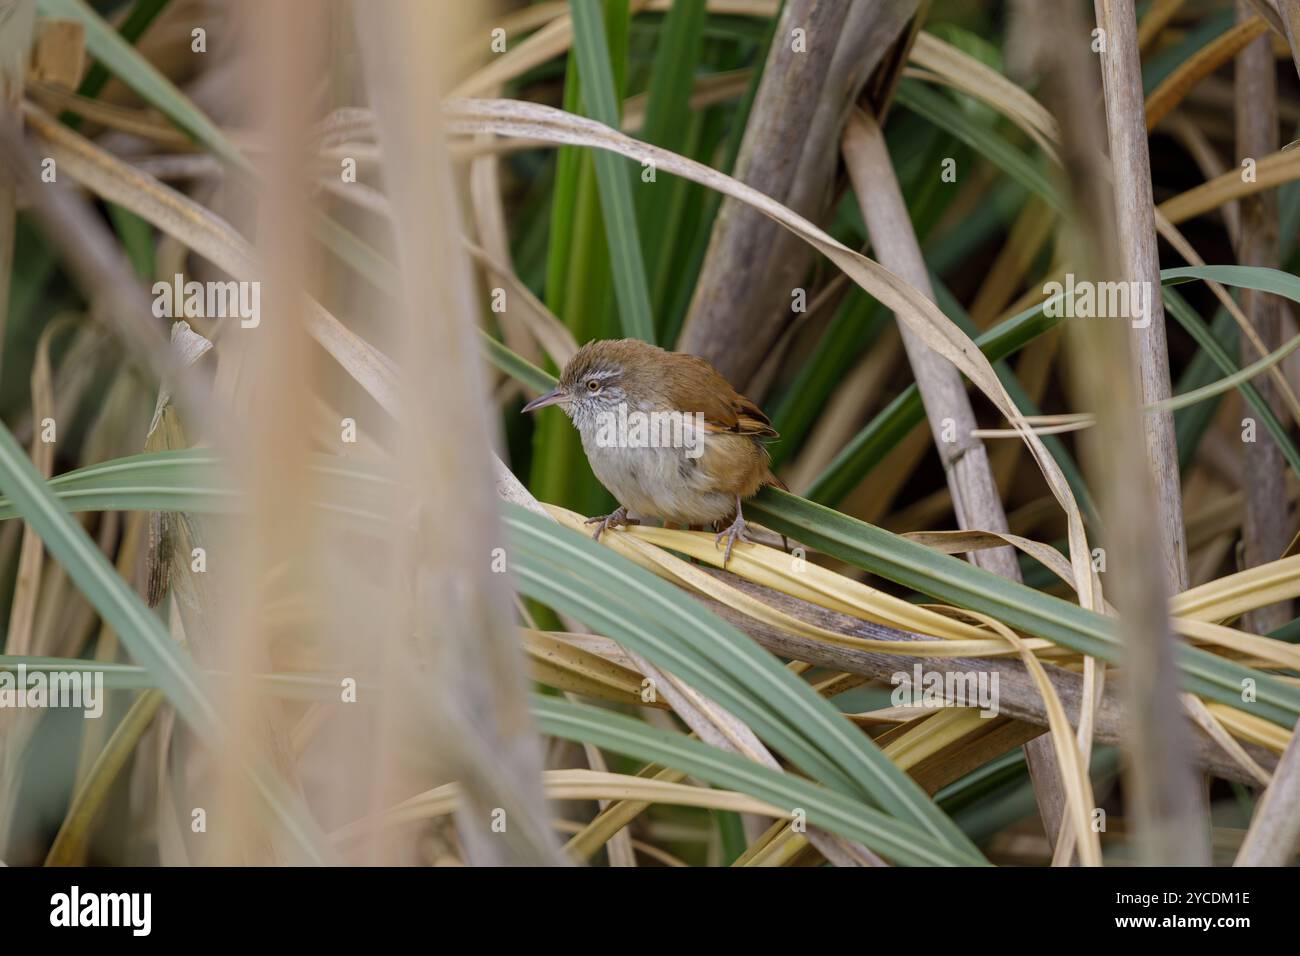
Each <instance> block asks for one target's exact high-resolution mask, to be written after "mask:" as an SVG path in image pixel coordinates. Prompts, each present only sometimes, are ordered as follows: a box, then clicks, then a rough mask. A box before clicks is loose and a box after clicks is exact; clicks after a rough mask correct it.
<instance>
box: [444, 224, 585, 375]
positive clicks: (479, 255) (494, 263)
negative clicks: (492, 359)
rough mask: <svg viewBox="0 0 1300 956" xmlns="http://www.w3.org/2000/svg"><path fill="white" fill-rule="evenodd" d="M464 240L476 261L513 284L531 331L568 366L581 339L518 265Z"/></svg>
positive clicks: (548, 351) (553, 358)
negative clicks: (529, 283)
mask: <svg viewBox="0 0 1300 956" xmlns="http://www.w3.org/2000/svg"><path fill="white" fill-rule="evenodd" d="M464 242H465V248H466V249H468V250H469V254H470V255H471V256H473V257H474V260H475V261H476V262H478V263H479V264H480V265H482V266H484V267H485V268H486V269H489V270H490V271H491V272H492V273H493V274H494V275H498V276H500V277H501V278H502V279H503V280H504V281H505V283H506V285H508V286H510V289H511V291H512V292H514V293H515V295H517V296H519V298H520V300H521V301H522V302H523V304H524V307H523V309H521V310H520V311H519V312H517V313H515V314H516V315H518V316H519V317H520V320H521V321H522V322H523V323H524V324H525V325H526V326H527V328H528V331H529V332H531V333H532V335H533V338H535V339H536V340H537V344H538V345H540V346H541V347H542V348H543V350H545V352H546V354H547V355H548V356H550V359H551V361H552V362H554V363H555V364H556V365H557V366H558V367H560V368H564V366H565V363H567V362H568V361H569V359H571V358H572V357H573V353H574V352H576V351H578V343H577V342H576V341H574V338H573V333H572V332H570V331H569V327H568V326H566V325H565V324H564V323H563V322H561V321H560V320H559V319H558V318H557V317H556V316H555V314H554V313H553V312H551V310H550V309H548V308H547V307H546V305H545V304H544V303H543V302H542V301H541V300H540V299H538V298H537V296H535V295H533V292H532V290H531V289H529V288H528V286H526V285H525V284H524V283H523V280H521V279H520V278H519V276H518V275H517V274H516V272H515V270H514V269H512V268H511V267H510V266H508V265H507V264H506V263H504V262H501V261H499V260H498V259H495V258H493V257H492V256H490V255H488V253H487V252H486V251H484V250H483V248H482V247H481V246H479V245H478V244H477V243H475V242H471V241H470V240H469V239H465V241H464Z"/></svg>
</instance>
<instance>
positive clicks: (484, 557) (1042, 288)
mask: <svg viewBox="0 0 1300 956" xmlns="http://www.w3.org/2000/svg"><path fill="white" fill-rule="evenodd" d="M0 53H2V54H3V55H2V56H0V74H2V75H3V83H4V94H5V95H4V100H3V107H2V110H0V156H3V160H4V163H3V170H2V171H0V302H2V303H5V305H6V308H5V311H4V326H3V338H2V339H0V341H2V342H3V351H2V353H0V420H2V422H3V427H2V428H0V492H2V493H3V496H4V498H3V500H0V519H5V520H3V521H0V615H3V618H2V619H3V620H5V621H7V627H6V630H5V637H4V645H3V654H2V655H0V677H2V676H3V675H4V674H12V675H17V674H18V673H20V671H21V672H23V673H27V674H30V673H40V674H51V675H58V674H67V673H69V672H74V671H75V672H84V671H93V672H98V673H102V674H103V675H104V683H105V687H106V691H105V693H106V698H105V700H104V708H103V714H102V716H100V717H98V718H86V717H83V715H82V712H81V710H80V709H71V708H47V709H36V708H20V707H17V706H13V705H12V704H11V705H10V706H6V707H3V708H0V861H3V862H4V863H6V864H8V865H40V864H43V863H44V864H65V865H66V864H72V865H77V864H128V863H129V864H162V865H186V864H222V863H255V864H296V863H362V864H392V863H400V864H420V865H430V864H438V865H456V864H516V863H543V864H563V863H576V864H590V865H609V866H682V865H696V866H698V865H713V866H816V865H822V864H825V863H830V864H834V865H838V866H858V865H866V866H876V865H970V866H974V865H987V864H1001V865H1007V864H1014V865H1070V864H1071V863H1075V864H1081V865H1089V866H1094V865H1101V864H1109V865H1132V864H1136V863H1181V864H1193V865H1209V864H1214V865H1229V864H1233V863H1235V864H1238V865H1282V864H1291V863H1293V862H1294V858H1295V853H1296V850H1297V847H1296V842H1297V836H1300V747H1297V745H1296V743H1295V735H1294V733H1293V731H1294V728H1295V726H1296V722H1297V718H1300V647H1297V641H1298V640H1300V618H1296V617H1295V616H1294V615H1295V614H1296V613H1297V609H1296V607H1295V605H1294V599H1295V598H1297V597H1300V555H1294V554H1293V551H1294V550H1295V545H1296V542H1295V540H1294V535H1295V532H1296V530H1297V527H1296V522H1295V519H1294V516H1293V510H1292V506H1293V503H1294V499H1295V496H1296V493H1297V489H1298V488H1300V482H1298V481H1297V479H1298V478H1300V450H1298V449H1297V443H1296V439H1297V428H1296V426H1297V425H1300V399H1298V398H1297V392H1300V357H1297V356H1296V355H1294V354H1293V353H1294V350H1295V348H1296V346H1297V344H1300V327H1298V326H1297V321H1296V317H1297V315H1298V314H1300V312H1298V311H1297V305H1296V304H1297V303H1300V278H1297V277H1296V275H1295V274H1294V273H1295V272H1296V271H1297V267H1298V266H1300V249H1297V241H1296V240H1297V234H1298V231H1300V230H1298V227H1297V224H1298V220H1300V187H1298V186H1297V182H1296V181H1297V180H1300V148H1298V147H1296V146H1295V143H1294V141H1295V140H1296V139H1297V138H1300V132H1297V127H1300V95H1298V94H1300V76H1298V73H1297V71H1298V70H1300V2H1298V0H1250V2H1244V0H1243V2H1237V3H1232V2H1228V0H1147V2H1141V3H1136V4H1135V3H1134V2H1133V0H1097V2H1096V4H1095V6H1094V5H1092V4H1088V3H1086V2H1075V0H1059V2H1056V0H1054V2H1051V3H1047V2H1039V0H1006V2H998V0H981V2H945V0H933V2H930V0H855V2H852V3H849V2H840V0H783V2H778V0H672V2H667V0H571V2H570V3H563V2H538V3H526V2H506V0H502V2H498V3H481V4H480V3H474V4H468V3H454V2H449V0H448V2H443V0H430V2H417V0H410V2H403V0H378V2H367V3H361V2H353V3H349V2H345V0H311V2H292V3H290V2H268V3H255V2H252V0H247V2H236V0H231V2H219V0H208V2H199V0H130V2H117V3H88V2H86V0H5V2H3V3H0ZM1288 146H1290V147H1291V148H1287V147H1288ZM177 276H179V277H180V280H179V281H181V282H182V283H184V282H199V283H226V282H230V281H234V282H237V283H248V285H245V286H243V287H242V289H243V290H244V291H245V293H246V294H251V292H252V290H254V289H255V290H256V295H257V297H258V298H257V304H258V307H257V310H256V314H254V312H253V311H250V310H248V309H245V311H243V312H239V311H237V310H236V309H235V305H234V303H235V302H242V304H243V305H245V306H251V304H252V303H251V300H249V299H245V300H239V299H237V298H236V299H232V300H229V301H227V302H226V303H225V305H226V308H225V310H224V312H223V314H220V315H215V314H213V310H212V308H211V303H210V302H208V303H205V307H204V308H202V309H195V310H193V311H190V312H186V311H185V310H184V309H178V308H172V309H167V308H164V307H162V306H160V302H162V301H163V298H164V297H165V296H166V295H167V294H166V293H164V292H161V291H160V287H159V285H157V284H158V283H161V284H162V286H163V287H167V286H173V284H174V280H176V277H177ZM1108 282H1123V283H1125V285H1124V287H1123V288H1124V289H1125V290H1126V291H1128V290H1132V292H1133V294H1134V296H1136V298H1135V299H1134V302H1142V301H1144V299H1143V296H1145V297H1146V298H1145V302H1146V308H1145V309H1144V310H1142V311H1141V312H1140V313H1134V311H1133V310H1131V309H1129V310H1126V311H1125V312H1124V314H1122V315H1115V314H1112V315H1110V316H1109V317H1089V312H1088V306H1087V305H1086V304H1085V303H1084V300H1082V299H1080V298H1079V297H1078V296H1076V295H1075V290H1076V289H1082V288H1088V289H1090V290H1092V289H1099V290H1101V296H1103V297H1104V295H1105V294H1106V290H1107V289H1110V290H1111V292H1114V291H1115V290H1118V289H1119V288H1120V287H1119V286H1111V287H1108V286H1102V285H1098V284H1099V283H1108ZM223 288H224V286H223ZM229 288H231V289H235V288H237V287H236V286H230V287H229ZM1098 301H1101V299H1100V298H1099V299H1098ZM1112 301H1113V300H1112ZM1131 304H1132V303H1130V305H1131ZM173 305H175V303H173ZM620 337H636V338H640V339H644V340H646V341H650V342H654V343H657V344H660V345H663V346H665V347H668V348H676V349H680V350H684V351H690V352H694V353H696V354H699V355H702V356H704V357H706V358H708V359H709V360H710V361H712V362H713V363H714V364H715V365H716V366H717V367H718V368H719V369H720V370H721V371H722V372H723V373H724V374H725V375H726V376H727V377H728V378H729V379H730V380H731V382H732V383H733V384H734V385H735V386H736V387H737V388H738V389H739V390H740V391H742V392H744V393H745V394H747V395H748V396H750V397H751V398H753V399H755V400H756V401H758V402H759V403H760V404H761V405H762V406H763V407H764V408H765V409H766V410H767V412H768V413H769V414H770V415H771V418H772V420H773V424H774V425H775V427H776V429H777V430H778V431H779V432H780V433H781V439H780V441H779V442H778V443H775V444H773V445H772V446H771V451H772V454H773V459H774V464H775V468H776V471H777V473H778V474H779V475H780V476H781V478H782V479H783V480H784V481H785V483H786V484H788V486H789V489H790V490H789V492H783V491H778V490H775V489H768V490H765V491H764V492H763V493H762V494H760V496H759V497H758V498H757V499H755V500H753V501H752V502H749V503H747V504H746V507H745V513H746V516H747V517H748V518H750V519H751V520H752V521H754V522H755V523H757V524H758V525H761V526H762V529H764V530H762V531H760V532H759V533H758V535H757V536H758V538H759V539H760V540H759V542H758V543H755V544H752V545H748V546H740V547H738V548H737V551H736V553H735V555H734V556H733V559H732V561H731V563H730V564H729V565H728V567H727V569H726V570H725V571H724V570H722V569H721V565H722V553H721V551H720V550H719V549H717V548H716V547H715V544H714V540H713V535H712V533H710V532H707V531H705V532H699V531H688V530H678V529H667V528H660V527H655V526H654V525H653V524H643V525H640V526H636V527H632V528H628V529H625V530H618V531H611V532H608V533H607V534H605V535H604V536H603V537H602V538H601V540H600V542H599V543H596V542H593V541H592V540H591V538H590V535H589V529H585V528H584V526H583V524H582V522H583V519H584V518H585V517H587V516H590V515H596V514H604V513H606V512H608V511H610V510H612V509H613V507H614V506H615V502H614V501H613V499H612V498H611V497H610V495H609V494H608V492H606V491H605V490H604V489H603V488H602V487H601V486H600V484H599V483H598V482H597V481H596V480H595V478H594V477H593V475H592V473H591V470H590V468H589V466H588V464H587V462H586V459H585V457H584V456H583V454H582V449H581V446H580V444H579V440H578V436H577V433H576V432H575V431H574V430H573V428H572V427H571V425H570V424H569V422H567V421H566V420H565V419H564V417H563V415H561V414H560V413H559V412H558V411H556V410H554V409H552V410H548V411H544V412H542V413H541V414H539V415H538V416H535V417H534V416H524V415H522V414H521V413H520V409H521V408H522V406H523V404H524V403H525V402H527V401H528V400H529V399H530V398H533V397H535V396H536V395H538V394H540V393H542V392H544V391H546V390H548V389H549V388H551V387H552V386H553V384H554V381H555V376H556V374H557V372H558V370H559V369H561V368H562V367H563V365H564V363H565V362H566V360H567V359H568V358H569V357H570V356H571V355H572V354H573V353H574V351H575V350H576V348H577V347H578V346H579V345H581V344H582V343H584V342H586V341H588V340H591V339H596V338H620ZM782 535H784V536H785V537H786V538H787V539H788V541H789V549H788V550H787V549H786V548H785V547H784V546H783V543H782V540H781V536H782ZM916 669H919V670H920V671H924V672H931V673H934V674H938V675H940V676H941V677H942V676H945V675H947V676H951V675H964V674H971V675H982V676H983V677H985V678H991V677H992V675H996V677H997V681H998V683H997V685H996V686H997V694H998V696H997V701H996V703H997V713H996V715H994V716H987V715H985V716H982V715H981V713H980V708H979V707H972V706H964V705H965V704H969V700H963V699H959V698H957V697H956V695H955V694H954V693H953V688H952V686H951V685H950V686H948V687H947V688H946V690H945V691H943V692H941V694H940V697H941V698H942V699H943V702H945V703H947V704H948V705H949V706H944V707H930V708H911V707H902V706H898V705H897V699H896V695H895V693H894V692H895V691H896V689H897V685H898V680H897V678H896V676H895V675H897V674H899V673H902V674H906V675H912V674H913V673H915V672H916ZM3 687H4V685H3V684H0V691H2V690H3ZM0 700H3V697H0Z"/></svg>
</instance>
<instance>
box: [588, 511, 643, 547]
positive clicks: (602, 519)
mask: <svg viewBox="0 0 1300 956" xmlns="http://www.w3.org/2000/svg"><path fill="white" fill-rule="evenodd" d="M640 523H641V522H640V521H638V520H637V519H636V518H629V517H628V516H627V509H626V508H624V507H623V506H622V505H619V506H618V507H617V508H615V509H614V510H613V511H612V512H610V513H609V514H607V515H601V516H599V517H595V518H588V519H587V520H586V521H584V522H583V524H594V525H596V533H595V534H593V535H592V536H591V540H593V541H599V540H600V536H601V535H602V534H604V533H605V530H606V529H607V528H617V527H618V526H619V525H627V524H640Z"/></svg>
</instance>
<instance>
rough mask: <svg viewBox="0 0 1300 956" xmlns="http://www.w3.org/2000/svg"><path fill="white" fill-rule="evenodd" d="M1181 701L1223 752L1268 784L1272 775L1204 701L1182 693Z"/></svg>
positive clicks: (1264, 783)
mask: <svg viewBox="0 0 1300 956" xmlns="http://www.w3.org/2000/svg"><path fill="white" fill-rule="evenodd" d="M1182 701H1183V706H1184V707H1185V708H1186V709H1187V712H1188V713H1189V714H1190V715H1191V717H1192V720H1194V721H1196V723H1197V726H1199V727H1200V728H1201V729H1202V730H1204V731H1205V732H1206V733H1207V734H1209V735H1210V737H1212V738H1213V739H1214V741H1215V742H1216V743H1217V744H1218V745H1219V746H1220V747H1222V748H1223V750H1224V753H1226V754H1227V755H1228V756H1230V757H1231V758H1232V759H1233V760H1235V761H1237V765H1238V766H1240V767H1241V768H1243V769H1244V770H1245V771H1246V772H1247V773H1249V774H1250V775H1251V776H1252V777H1254V778H1255V779H1256V780H1258V781H1259V782H1260V783H1261V784H1263V785H1264V786H1268V784H1269V781H1270V780H1271V779H1272V775H1271V774H1270V773H1269V772H1268V771H1267V770H1265V769H1264V768H1263V767H1261V766H1260V765H1259V763H1258V762H1256V760H1255V758H1253V757H1252V756H1251V755H1250V754H1248V753H1246V748H1244V747H1242V746H1241V744H1239V743H1237V741H1236V740H1235V739H1234V738H1233V736H1232V735H1231V734H1230V733H1228V731H1227V728H1225V727H1224V726H1223V724H1222V723H1220V721H1219V719H1218V718H1217V717H1215V716H1214V714H1212V713H1211V712H1210V709H1209V708H1208V707H1206V706H1205V702H1204V701H1202V700H1201V699H1200V698H1199V697H1197V696H1196V695H1195V694H1183V695H1182Z"/></svg>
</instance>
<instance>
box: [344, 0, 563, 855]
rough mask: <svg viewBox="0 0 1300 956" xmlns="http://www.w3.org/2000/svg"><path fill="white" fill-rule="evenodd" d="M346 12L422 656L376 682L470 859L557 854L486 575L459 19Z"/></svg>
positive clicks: (484, 474) (490, 546)
mask: <svg viewBox="0 0 1300 956" xmlns="http://www.w3.org/2000/svg"><path fill="white" fill-rule="evenodd" d="M353 10H354V16H355V23H356V28H357V33H358V37H359V40H360V46H361V51H362V61H363V71H364V76H365V79H366V85H367V95H368V98H369V100H370V102H371V105H372V107H373V108H374V109H375V111H376V114H377V117H378V125H379V133H380V139H381V141H382V142H383V144H384V156H385V166H384V170H383V178H384V186H385V189H386V191H387V193H388V196H389V199H390V201H391V203H392V207H393V209H394V212H395V218H394V233H395V238H396V241H397V250H398V251H397V258H398V265H399V269H400V278H401V287H400V288H398V289H394V290H392V291H393V292H394V293H395V294H396V300H397V302H398V307H397V309H395V310H393V311H391V312H390V317H391V321H392V322H393V323H394V324H395V325H396V326H397V330H396V332H395V334H396V338H397V339H398V341H399V342H400V347H399V350H398V352H397V354H398V355H400V356H401V364H400V370H399V371H400V375H401V378H402V390H401V396H402V402H403V407H402V410H401V412H400V414H399V423H398V429H397V434H396V436H395V442H396V455H395V458H396V467H397V470H398V477H399V480H400V487H403V488H404V489H405V491H404V492H403V493H402V497H401V500H400V502H399V503H398V505H397V511H398V516H399V518H400V525H399V533H400V534H401V540H400V543H399V546H398V551H399V560H398V562H397V564H396V566H395V567H394V569H393V573H394V576H395V579H396V581H397V582H398V591H397V594H398V596H399V598H398V599H399V602H400V603H399V611H398V617H399V620H400V622H401V623H400V627H399V632H398V633H400V634H402V635H403V636H404V638H405V639H406V640H407V642H408V643H409V647H410V649H411V653H413V654H414V655H416V656H417V658H418V663H420V664H423V665H425V669H424V672H423V673H422V674H421V675H419V676H420V677H422V679H411V678H412V672H411V671H410V670H409V669H408V668H406V667H389V668H386V669H385V672H384V676H385V678H386V679H394V680H404V681H405V683H403V684H402V685H401V686H400V687H391V686H390V687H387V688H386V693H390V694H391V693H394V692H400V693H403V694H411V695H414V696H415V697H416V703H417V705H418V706H419V707H420V708H421V710H422V713H423V715H424V717H425V722H424V725H423V726H422V727H420V728H409V729H413V730H414V729H418V734H417V735H416V736H413V737H412V736H407V735H398V734H396V733H394V734H393V735H392V737H393V741H394V742H398V741H400V742H401V743H403V744H404V745H405V746H404V748H403V751H402V756H403V757H404V758H406V759H408V760H409V755H410V754H413V753H420V750H419V749H417V745H418V747H420V748H422V749H423V754H424V755H425V756H426V757H427V758H431V759H433V760H434V761H436V764H437V766H438V768H439V770H440V772H443V773H446V774H447V775H448V780H451V779H455V780H457V781H459V783H460V784H461V786H462V787H463V788H464V794H465V800H464V803H463V804H462V806H461V808H460V809H459V810H458V812H457V815H456V821H457V834H458V836H459V840H460V844H461V848H462V851H463V858H464V859H465V860H466V861H467V862H470V863H475V864H520V863H522V864H536V863H558V862H560V859H561V858H560V856H559V852H558V849H557V848H556V845H555V843H554V840H553V838H552V836H551V834H550V832H549V822H548V814H547V811H546V805H545V802H544V798H543V794H542V788H541V782H540V771H541V766H542V764H541V751H540V748H539V746H538V741H537V737H536V732H535V730H534V729H533V725H532V721H531V718H530V716H529V713H528V709H527V704H526V697H525V694H524V688H525V684H524V680H523V668H522V662H521V660H520V651H519V648H518V647H517V643H516V639H515V636H514V632H513V629H512V628H511V626H510V607H511V599H510V592H509V589H508V587H507V582H506V578H505V576H504V575H502V574H494V573H492V566H493V561H494V558H493V552H494V550H495V549H502V548H503V546H504V539H503V536H502V529H501V526H500V522H499V519H498V517H497V513H496V503H495V495H494V480H493V469H492V457H491V440H492V437H493V435H494V433H495V427H494V425H492V424H491V421H490V417H489V415H488V410H489V400H488V391H487V388H486V382H485V380H484V376H483V374H482V369H481V362H480V359H479V356H478V350H477V343H476V341H475V331H474V327H475V323H476V321H477V316H478V314H479V303H478V301H477V296H476V295H475V292H474V286H473V282H472V279H471V273H470V266H469V259H468V257H467V255H466V253H465V250H464V248H463V246H462V245H461V239H460V237H461V225H460V221H461V216H460V211H459V209H458V206H457V197H456V191H455V183H454V181H453V178H452V170H451V165H450V160H449V156H448V153H447V150H446V145H445V143H444V140H443V134H442V130H441V127H440V123H439V112H438V110H437V108H436V104H437V102H438V99H439V93H438V91H439V88H440V84H439V77H438V63H439V62H442V61H444V59H445V58H446V57H449V56H450V55H451V54H453V53H454V52H455V49H456V47H455V44H456V41H457V40H458V39H459V36H460V34H459V32H458V29H457V26H458V24H459V23H463V21H462V20H461V18H462V17H463V16H464V12H463V11H461V12H457V11H455V10H448V9H446V8H441V9H439V8H435V7H434V6H432V5H430V4H427V3H421V2H415V0H411V2H396V0H394V2H391V3H384V4H379V5H375V4H362V3H358V4H355V5H354V7H353ZM430 43H432V44H433V46H434V49H430ZM502 560H504V561H505V562H506V563H507V564H508V561H509V555H508V554H507V553H506V552H505V551H504V550H498V551H497V562H498V567H500V561H502ZM394 663H395V664H396V663H398V662H397V661H396V660H394ZM399 729H400V728H393V730H394V731H396V730H399ZM444 782H446V781H444ZM415 792H417V791H416V790H410V791H408V792H406V793H402V794H396V795H394V796H398V797H400V798H405V797H409V796H411V795H412V794H413V793H415Z"/></svg>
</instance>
